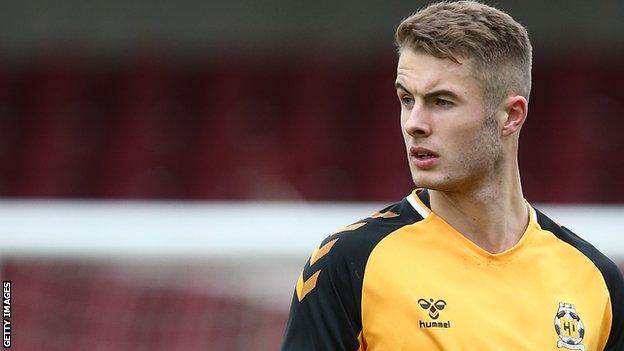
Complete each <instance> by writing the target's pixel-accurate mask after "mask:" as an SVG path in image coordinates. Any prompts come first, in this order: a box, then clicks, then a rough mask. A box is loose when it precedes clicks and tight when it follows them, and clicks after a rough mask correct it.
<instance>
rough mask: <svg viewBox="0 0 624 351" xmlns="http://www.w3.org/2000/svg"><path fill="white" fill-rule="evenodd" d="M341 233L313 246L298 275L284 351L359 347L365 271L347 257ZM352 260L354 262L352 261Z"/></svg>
mask: <svg viewBox="0 0 624 351" xmlns="http://www.w3.org/2000/svg"><path fill="white" fill-rule="evenodd" d="M342 244H343V241H341V239H340V237H339V236H336V235H334V236H330V237H328V238H327V239H325V240H324V241H323V242H322V243H321V245H319V247H318V248H317V249H316V250H314V252H313V253H312V255H311V257H310V259H309V260H308V261H307V262H306V265H305V267H304V269H303V272H302V273H301V274H300V275H299V279H298V280H297V286H296V289H295V293H294V296H293V300H292V305H291V308H290V316H289V318H288V324H287V326H286V333H285V335H284V341H283V344H282V350H283V351H306V350H337V351H338V350H348V351H354V350H357V349H358V347H359V342H358V336H359V334H360V331H361V329H362V326H361V316H360V307H359V306H360V297H361V284H362V279H361V277H362V272H359V274H358V272H357V271H358V268H357V266H359V265H357V264H355V265H354V264H353V262H352V260H350V258H349V257H348V256H347V257H345V255H344V253H345V252H344V251H345V247H344V245H342ZM350 261H351V262H350Z"/></svg>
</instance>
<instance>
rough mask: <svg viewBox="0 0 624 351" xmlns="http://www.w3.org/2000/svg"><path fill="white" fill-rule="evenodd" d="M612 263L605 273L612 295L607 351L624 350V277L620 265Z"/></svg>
mask: <svg viewBox="0 0 624 351" xmlns="http://www.w3.org/2000/svg"><path fill="white" fill-rule="evenodd" d="M610 263H611V267H610V268H611V269H609V270H608V271H606V272H605V273H604V277H605V280H606V282H607V286H608V288H609V295H610V297H611V310H612V316H613V317H612V322H611V333H610V334H609V339H608V340H607V345H606V346H605V351H621V350H624V279H623V278H622V272H621V271H620V270H619V269H618V267H617V266H616V265H615V264H614V263H612V262H610Z"/></svg>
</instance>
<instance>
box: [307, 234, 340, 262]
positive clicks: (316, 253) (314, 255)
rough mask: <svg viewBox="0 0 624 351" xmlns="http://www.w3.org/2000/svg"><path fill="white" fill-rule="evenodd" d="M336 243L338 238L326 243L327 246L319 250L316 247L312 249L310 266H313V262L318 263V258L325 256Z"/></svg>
mask: <svg viewBox="0 0 624 351" xmlns="http://www.w3.org/2000/svg"><path fill="white" fill-rule="evenodd" d="M336 241H338V238H336V239H334V240H331V241H329V242H327V244H325V245H323V246H322V247H320V248H319V247H317V248H316V249H314V252H312V256H310V266H311V265H313V264H314V262H316V261H318V260H319V258H321V257H323V256H325V255H327V253H328V252H329V250H331V248H332V246H334V244H335V243H336Z"/></svg>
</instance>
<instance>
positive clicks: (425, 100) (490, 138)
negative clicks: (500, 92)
mask: <svg viewBox="0 0 624 351" xmlns="http://www.w3.org/2000/svg"><path fill="white" fill-rule="evenodd" d="M396 87H397V95H398V98H399V101H400V103H401V126H402V130H403V137H404V140H405V146H406V149H407V156H408V162H409V167H410V171H411V173H412V178H413V180H414V183H415V184H416V186H417V187H423V188H428V189H433V190H440V191H447V192H450V191H462V190H469V189H470V188H471V187H476V186H479V184H482V183H483V182H484V181H487V180H488V179H489V178H491V177H492V175H493V174H496V173H497V172H500V171H498V167H499V165H500V161H501V159H502V155H503V150H502V144H501V138H500V132H499V126H498V122H497V119H496V118H495V116H496V113H497V111H493V112H492V111H491V109H489V108H487V107H486V104H485V103H484V100H483V96H482V95H483V94H482V89H481V87H480V85H479V83H478V81H477V79H476V78H475V76H474V74H473V73H472V72H471V68H470V62H469V61H464V62H463V64H457V63H455V62H452V61H451V60H447V59H439V58H436V57H434V56H431V55H427V54H424V53H417V52H414V51H412V50H409V49H404V50H402V51H401V55H400V56H399V63H398V68H397V79H396Z"/></svg>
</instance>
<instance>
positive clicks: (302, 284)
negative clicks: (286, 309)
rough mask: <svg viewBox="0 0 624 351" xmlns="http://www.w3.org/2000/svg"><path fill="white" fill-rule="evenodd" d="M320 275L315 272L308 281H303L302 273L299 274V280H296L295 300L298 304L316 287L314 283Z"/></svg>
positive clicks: (319, 272)
mask: <svg viewBox="0 0 624 351" xmlns="http://www.w3.org/2000/svg"><path fill="white" fill-rule="evenodd" d="M319 274H321V271H320V270H319V271H316V273H314V274H312V276H311V277H310V278H308V280H303V271H302V272H301V274H299V279H297V289H296V290H297V299H298V300H299V302H301V300H303V298H304V297H305V296H306V295H307V294H308V293H309V292H310V291H312V290H313V289H314V288H315V287H316V281H317V280H318V276H319Z"/></svg>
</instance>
